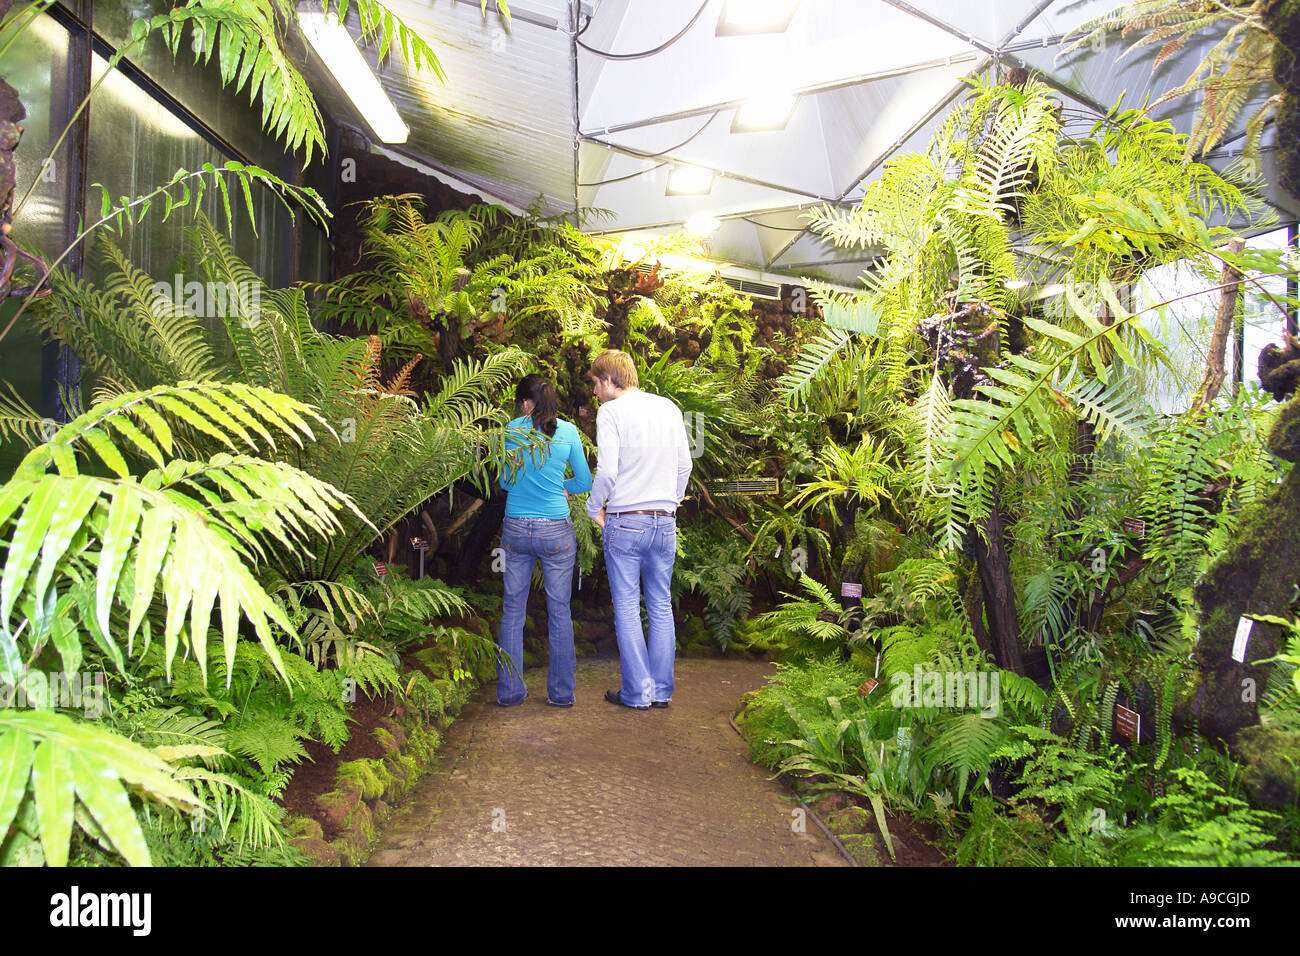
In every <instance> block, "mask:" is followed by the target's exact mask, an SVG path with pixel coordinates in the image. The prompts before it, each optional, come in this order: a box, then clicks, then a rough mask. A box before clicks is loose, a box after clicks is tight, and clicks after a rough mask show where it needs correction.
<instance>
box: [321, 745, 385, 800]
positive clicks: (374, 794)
mask: <svg viewBox="0 0 1300 956" xmlns="http://www.w3.org/2000/svg"><path fill="white" fill-rule="evenodd" d="M376 729H377V730H378V729H380V728H376ZM335 780H336V781H337V782H338V786H339V790H340V791H343V790H344V789H345V788H349V789H356V790H357V791H358V792H359V793H360V795H361V797H362V799H365V800H374V799H376V798H378V797H381V796H383V794H384V791H385V790H387V789H388V786H389V784H390V782H391V781H390V779H389V775H388V771H387V770H385V769H384V765H383V764H382V763H381V762H380V761H378V760H372V759H370V758H368V757H363V758H361V759H360V760H345V761H344V762H342V763H340V764H339V769H338V774H337V776H336V777H335Z"/></svg>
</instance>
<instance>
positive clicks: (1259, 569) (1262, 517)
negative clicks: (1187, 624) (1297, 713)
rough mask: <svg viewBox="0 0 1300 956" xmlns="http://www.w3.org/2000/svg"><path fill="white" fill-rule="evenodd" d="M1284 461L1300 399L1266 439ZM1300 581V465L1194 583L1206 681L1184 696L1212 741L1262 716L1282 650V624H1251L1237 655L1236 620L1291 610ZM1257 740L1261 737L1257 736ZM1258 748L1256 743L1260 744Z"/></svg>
mask: <svg viewBox="0 0 1300 956" xmlns="http://www.w3.org/2000/svg"><path fill="white" fill-rule="evenodd" d="M1268 445H1269V450H1270V451H1272V452H1273V454H1275V455H1277V456H1278V457H1279V458H1282V459H1283V460H1285V461H1290V462H1295V461H1296V460H1298V459H1300V399H1297V398H1292V400H1291V402H1290V403H1289V404H1288V405H1287V406H1286V407H1285V408H1284V409H1283V411H1282V414H1281V416H1280V417H1279V418H1278V422H1277V425H1276V426H1275V427H1274V428H1273V431H1272V433H1271V434H1270V435H1269V440H1268ZM1297 580H1300V469H1295V468H1293V469H1292V470H1291V473H1290V474H1289V475H1288V476H1287V477H1286V479H1285V480H1284V481H1283V482H1282V484H1281V485H1280V486H1279V487H1278V488H1277V490H1276V491H1274V492H1273V494H1272V495H1270V496H1269V497H1268V498H1267V499H1265V500H1264V501H1263V502H1261V503H1259V504H1258V505H1256V506H1255V507H1254V508H1253V510H1252V511H1251V512H1250V513H1249V514H1247V515H1246V516H1245V517H1244V518H1243V519H1242V524H1241V530H1240V533H1238V534H1237V536H1236V544H1235V545H1234V546H1233V547H1232V548H1231V549H1229V550H1228V551H1225V552H1224V553H1223V554H1222V555H1221V556H1220V557H1219V559H1218V560H1217V561H1216V562H1215V563H1214V564H1213V565H1212V566H1211V567H1210V569H1209V571H1207V572H1206V574H1205V576H1204V578H1203V579H1202V580H1201V582H1200V583H1199V584H1198V585H1197V586H1196V589H1195V596H1196V602H1197V605H1198V608H1199V619H1200V638H1199V640H1198V642H1197V645H1196V662H1197V665H1198V666H1199V668H1200V672H1201V680H1200V682H1199V683H1198V684H1197V686H1196V687H1195V688H1194V689H1193V691H1192V694H1191V696H1190V698H1189V699H1188V700H1187V701H1185V702H1184V708H1183V709H1184V710H1185V713H1186V715H1187V716H1189V717H1194V718H1197V719H1199V721H1200V729H1201V732H1202V733H1204V734H1205V735H1206V736H1208V737H1209V738H1210V739H1212V740H1219V741H1222V742H1224V743H1225V744H1227V745H1229V746H1232V747H1234V748H1235V746H1236V745H1237V744H1238V742H1239V737H1240V735H1241V732H1242V731H1243V730H1244V729H1245V728H1247V727H1250V726H1251V725H1253V724H1257V723H1258V722H1259V713H1258V705H1257V703H1256V701H1257V699H1258V697H1259V694H1260V693H1261V692H1262V691H1263V688H1264V686H1265V683H1266V681H1267V680H1268V675H1269V671H1270V670H1271V665H1267V664H1261V663H1260V661H1261V660H1264V659H1266V658H1269V657H1272V656H1273V655H1274V654H1276V653H1277V652H1278V648H1279V644H1280V632H1279V628H1278V627H1277V625H1274V624H1269V623H1266V622H1264V621H1255V622H1254V623H1253V624H1252V625H1251V631H1250V638H1249V641H1248V643H1247V645H1246V649H1245V654H1244V655H1243V656H1244V661H1237V660H1234V657H1233V650H1234V643H1235V641H1236V635H1237V628H1238V622H1239V621H1240V620H1241V618H1242V615H1245V614H1270V615H1278V616H1287V615H1288V614H1289V610H1290V607H1291V604H1292V596H1293V595H1294V593H1295V585H1296V581H1297ZM1255 743H1256V744H1258V743H1259V742H1258V741H1255ZM1256 749H1258V747H1256Z"/></svg>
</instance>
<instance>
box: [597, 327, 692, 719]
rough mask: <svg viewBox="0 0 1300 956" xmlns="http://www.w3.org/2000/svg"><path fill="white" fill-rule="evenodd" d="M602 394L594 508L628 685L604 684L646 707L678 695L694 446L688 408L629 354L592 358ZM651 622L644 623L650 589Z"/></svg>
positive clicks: (630, 703)
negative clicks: (680, 561)
mask: <svg viewBox="0 0 1300 956" xmlns="http://www.w3.org/2000/svg"><path fill="white" fill-rule="evenodd" d="M590 378H591V380H592V383H593V384H594V386H595V391H596V398H598V399H600V403H601V404H600V411H598V412H597V413H596V478H595V481H594V482H593V484H592V489H591V495H590V497H588V499H587V514H589V515H590V516H591V518H592V520H593V521H595V522H596V524H598V525H600V527H601V528H602V529H603V531H604V545H605V568H606V570H607V571H608V572H609V590H610V594H611V596H612V598H613V603H614V629H615V631H616V633H617V635H618V655H619V660H620V663H621V666H622V671H623V685H622V687H621V688H620V689H618V690H610V691H606V692H605V699H606V700H607V701H609V702H610V703H611V704H618V705H620V706H623V707H633V708H636V709H638V710H644V709H646V708H649V707H667V706H668V702H669V701H670V700H671V699H672V696H673V658H674V657H675V655H676V652H677V634H676V632H675V630H674V627H673V606H672V597H671V596H670V594H669V585H670V584H671V583H672V577H673V561H674V559H675V558H676V556H677V518H676V513H677V506H678V505H679V504H681V501H682V498H683V497H684V496H685V494H686V481H687V479H688V478H689V477H690V474H691V454H690V450H689V447H688V444H687V439H686V426H685V425H684V424H683V422H682V412H681V409H679V408H678V407H677V406H676V405H674V404H673V403H672V402H671V401H669V400H668V399H666V398H662V397H660V396H658V395H650V394H649V393H647V392H643V391H641V389H640V388H639V387H638V386H639V385H640V381H639V380H638V378H637V374H636V366H635V365H634V364H633V363H632V357H631V356H630V355H628V354H627V353H626V352H620V351H617V350H615V349H607V350H606V351H604V352H602V353H601V354H600V355H599V356H597V358H596V361H595V362H594V363H592V366H591V372H590ZM643 588H644V595H645V607H646V617H647V619H648V620H649V622H650V634H649V638H648V640H647V638H646V636H645V635H644V634H643V633H642V630H641V596H642V593H643Z"/></svg>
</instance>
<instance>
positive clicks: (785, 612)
mask: <svg viewBox="0 0 1300 956" xmlns="http://www.w3.org/2000/svg"><path fill="white" fill-rule="evenodd" d="M799 584H800V586H801V587H803V589H804V591H805V592H807V595H808V596H807V597H803V598H801V597H799V596H798V595H795V594H790V593H788V592H783V594H784V596H785V597H787V598H789V600H788V601H785V602H784V603H782V604H781V606H780V607H779V608H777V609H776V610H775V611H769V612H768V613H766V614H762V615H759V617H757V618H756V619H755V625H756V626H757V627H758V628H762V629H765V630H771V631H772V632H773V635H774V636H775V637H776V638H777V639H778V640H779V641H781V642H783V643H784V644H785V645H786V646H793V647H800V646H802V645H806V644H812V645H813V647H814V648H817V647H819V646H822V647H824V645H826V644H827V643H828V642H829V643H830V645H831V647H832V648H833V649H838V648H839V647H842V646H843V644H844V642H845V641H846V640H847V638H848V635H849V630H848V624H849V623H850V621H849V615H848V614H847V613H846V612H845V610H844V609H843V608H842V607H841V606H840V602H839V601H838V600H837V599H836V598H835V597H834V595H832V594H831V592H830V590H829V589H828V588H827V587H826V586H825V585H824V584H822V583H821V582H819V581H816V580H814V579H813V578H810V577H808V575H806V574H805V575H801V576H800V578H799Z"/></svg>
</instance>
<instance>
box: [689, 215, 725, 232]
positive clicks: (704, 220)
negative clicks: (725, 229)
mask: <svg viewBox="0 0 1300 956" xmlns="http://www.w3.org/2000/svg"><path fill="white" fill-rule="evenodd" d="M721 226H722V220H721V219H719V218H717V217H716V216H710V215H708V214H701V215H698V216H691V217H690V218H689V219H687V220H686V231H687V232H689V233H691V234H692V235H695V236H707V235H709V234H710V233H714V232H717V231H718V229H719V228H721Z"/></svg>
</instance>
